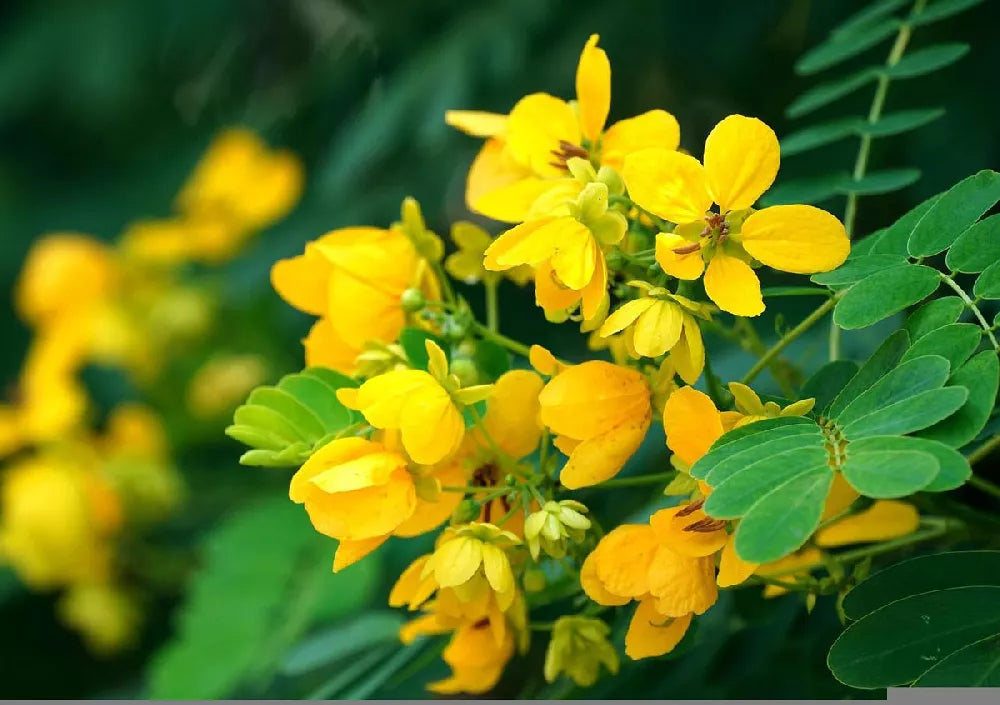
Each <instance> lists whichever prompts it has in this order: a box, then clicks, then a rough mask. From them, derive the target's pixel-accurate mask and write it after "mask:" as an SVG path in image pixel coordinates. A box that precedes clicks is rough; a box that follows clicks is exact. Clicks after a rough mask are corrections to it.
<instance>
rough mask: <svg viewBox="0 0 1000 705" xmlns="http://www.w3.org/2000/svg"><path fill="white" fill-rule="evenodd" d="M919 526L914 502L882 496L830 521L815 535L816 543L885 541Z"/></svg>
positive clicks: (841, 543)
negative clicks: (870, 503) (845, 515)
mask: <svg viewBox="0 0 1000 705" xmlns="http://www.w3.org/2000/svg"><path fill="white" fill-rule="evenodd" d="M919 526H920V515H919V514H918V513H917V510H916V509H915V508H914V507H913V505H910V504H907V503H906V502H898V501H896V500H891V499H884V500H879V501H877V502H875V504H873V505H872V506H870V507H869V508H868V509H866V510H864V511H863V512H859V513H858V514H854V515H852V516H849V517H845V518H844V519H841V520H840V521H838V522H836V523H834V524H831V525H830V526H828V527H826V528H825V529H823V530H821V531H820V532H819V533H818V534H817V535H816V544H817V545H819V546H845V545H847V544H851V543H872V542H875V541H888V540H889V539H895V538H899V537H900V536H906V535H907V534H912V533H913V532H914V531H916V530H917V528H918V527H919Z"/></svg>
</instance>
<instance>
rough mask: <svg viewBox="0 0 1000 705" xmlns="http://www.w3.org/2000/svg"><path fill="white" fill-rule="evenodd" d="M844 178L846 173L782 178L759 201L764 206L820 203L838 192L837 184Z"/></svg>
mask: <svg viewBox="0 0 1000 705" xmlns="http://www.w3.org/2000/svg"><path fill="white" fill-rule="evenodd" d="M845 178H847V174H828V175H826V176H812V177H806V178H801V179H787V180H783V181H782V182H781V183H779V184H778V185H777V186H775V187H774V188H772V189H771V190H770V191H768V192H767V193H766V194H764V196H763V197H761V199H760V202H761V204H762V205H764V206H782V205H789V204H791V205H795V204H798V203H805V204H811V203H821V202H822V201H825V200H826V199H828V198H832V197H834V196H836V195H838V194H839V193H840V192H839V191H838V190H837V186H838V185H840V184H841V183H843V181H844V179H845Z"/></svg>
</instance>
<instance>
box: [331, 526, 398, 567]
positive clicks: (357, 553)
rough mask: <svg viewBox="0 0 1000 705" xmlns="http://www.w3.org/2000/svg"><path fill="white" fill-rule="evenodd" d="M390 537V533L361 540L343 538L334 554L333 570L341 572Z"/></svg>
mask: <svg viewBox="0 0 1000 705" xmlns="http://www.w3.org/2000/svg"><path fill="white" fill-rule="evenodd" d="M388 539H389V536H388V535H385V536H374V537H372V538H370V539H362V540H360V541H345V540H341V542H340V544H339V545H338V546H337V552H336V553H335V554H334V556H333V572H334V573H339V572H340V571H342V570H343V569H344V568H346V567H348V566H350V565H353V564H355V563H357V562H358V561H360V560H361V559H362V558H364V557H365V556H367V555H368V554H369V553H372V552H373V551H374V550H375V549H376V548H378V547H379V546H381V545H382V544H383V543H385V542H386V541H387V540H388Z"/></svg>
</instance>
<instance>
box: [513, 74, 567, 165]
mask: <svg viewBox="0 0 1000 705" xmlns="http://www.w3.org/2000/svg"><path fill="white" fill-rule="evenodd" d="M580 138H581V134H580V125H579V121H578V120H577V117H576V111H574V110H573V108H572V107H571V106H570V105H569V103H567V102H566V101H564V100H560V99H559V98H556V97H554V96H551V95H549V94H548V93H532V94H531V95H528V96H525V97H524V98H521V100H519V101H517V104H516V105H515V106H514V108H513V109H512V110H511V111H510V115H509V116H508V118H507V145H508V147H509V148H510V150H511V153H512V154H513V155H514V158H515V159H516V160H517V161H518V162H519V163H520V164H523V165H524V166H526V167H529V168H530V169H531V170H532V171H533V172H535V173H536V174H538V175H539V176H544V177H549V178H552V177H557V176H562V175H563V173H564V169H563V168H562V167H557V166H553V164H552V162H553V161H554V157H553V155H552V150H558V149H559V143H560V141H564V142H569V143H571V144H575V145H579V144H580V141H581V140H580Z"/></svg>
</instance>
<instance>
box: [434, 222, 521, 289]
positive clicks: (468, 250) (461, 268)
mask: <svg viewBox="0 0 1000 705" xmlns="http://www.w3.org/2000/svg"><path fill="white" fill-rule="evenodd" d="M451 239H452V242H454V243H455V244H456V245H457V246H458V250H457V251H455V252H453V253H451V254H450V255H448V258H447V259H445V261H444V268H445V271H447V272H448V274H450V275H451V276H453V277H455V279H457V280H458V281H460V282H464V283H466V284H476V283H477V282H480V281H483V280H489V279H490V278H491V277H496V276H497V275H496V274H495V273H493V272H487V271H486V268H485V267H484V266H483V257H484V256H485V253H486V250H487V249H489V246H490V244H492V242H493V238H492V237H491V236H490V234H489V233H488V232H486V231H485V230H483V229H482V228H481V227H479V226H478V225H476V224H475V223H469V222H467V221H459V222H457V223H455V224H454V225H452V226H451ZM504 275H505V276H506V277H507V278H508V279H510V280H511V281H512V282H514V283H515V284H517V285H518V286H524V285H525V284H527V283H528V282H529V281H531V278H532V276H534V275H533V273H532V271H531V267H528V266H520V267H514V268H512V269H508V270H507V271H505V272H504Z"/></svg>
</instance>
